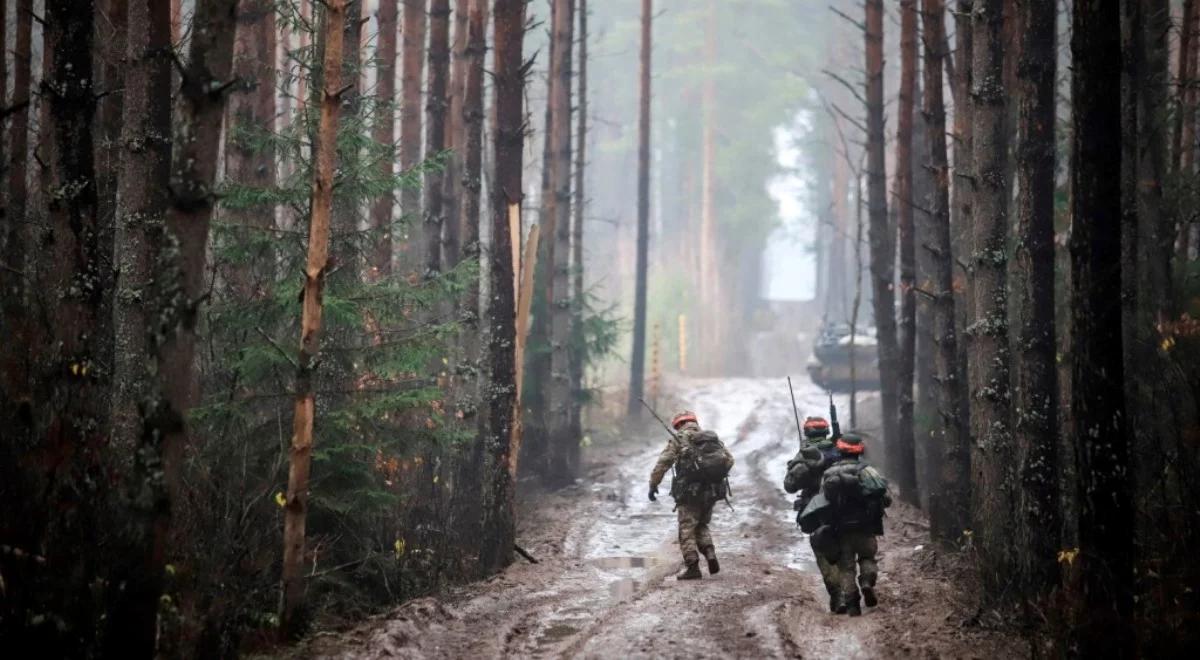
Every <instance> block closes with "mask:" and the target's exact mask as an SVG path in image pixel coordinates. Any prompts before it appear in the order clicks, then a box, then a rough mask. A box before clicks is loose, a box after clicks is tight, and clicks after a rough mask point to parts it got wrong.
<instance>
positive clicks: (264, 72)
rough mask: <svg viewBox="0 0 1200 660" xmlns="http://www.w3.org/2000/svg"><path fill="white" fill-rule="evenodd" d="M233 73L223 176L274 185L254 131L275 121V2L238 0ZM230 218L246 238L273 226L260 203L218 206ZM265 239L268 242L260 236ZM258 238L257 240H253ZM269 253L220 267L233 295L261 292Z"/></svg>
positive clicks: (270, 274)
mask: <svg viewBox="0 0 1200 660" xmlns="http://www.w3.org/2000/svg"><path fill="white" fill-rule="evenodd" d="M234 39H235V40H234V46H233V49H234V54H233V58H234V62H233V71H234V75H235V76H236V77H237V79H238V80H239V84H238V85H237V87H236V88H234V89H233V92H232V93H231V94H230V97H229V105H228V108H227V112H228V113H229V114H228V117H227V120H226V127H227V136H226V140H225V177H226V179H228V181H229V182H231V183H234V184H236V185H241V186H248V187H254V188H259V189H269V188H270V187H272V186H274V185H275V169H276V168H275V149H274V148H273V147H272V146H271V143H270V141H264V140H262V136H261V135H260V133H261V132H262V131H264V130H266V131H270V130H272V128H273V127H274V123H275V5H274V3H273V2H271V1H270V0H241V2H240V4H239V7H238V16H237V27H236V33H235V36H234ZM223 213H224V215H225V217H226V218H227V219H228V221H229V222H230V223H231V224H234V225H238V226H242V227H245V229H239V230H238V231H237V232H236V233H235V234H234V235H235V236H239V237H241V238H242V239H243V240H246V241H247V243H250V241H249V240H247V239H249V238H250V237H251V236H253V237H254V238H260V237H259V236H256V234H259V233H260V232H261V231H262V230H263V229H271V228H274V226H275V215H274V213H271V212H270V211H269V210H266V209H263V208H250V209H227V210H225V211H223ZM265 243H266V244H269V241H268V242H265ZM262 244H264V242H259V245H262ZM274 261H275V256H274V254H273V251H271V250H269V249H266V248H264V249H262V250H260V251H258V252H257V253H255V254H254V255H252V256H250V257H249V258H248V259H247V260H246V263H242V264H237V265H235V266H233V267H232V268H230V269H229V270H228V271H227V272H226V273H225V275H226V277H227V278H228V280H229V284H230V286H231V287H232V289H233V292H234V295H236V296H237V297H238V298H240V299H242V300H249V299H251V298H256V297H257V298H261V297H263V296H265V295H266V293H267V291H268V289H269V288H270V285H271V283H272V282H273V281H274V279H275V277H274V275H275V273H274V268H273V267H272V266H273V265H274Z"/></svg>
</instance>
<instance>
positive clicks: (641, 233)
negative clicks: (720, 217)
mask: <svg viewBox="0 0 1200 660" xmlns="http://www.w3.org/2000/svg"><path fill="white" fill-rule="evenodd" d="M651 5H652V2H651V0H642V45H641V68H640V81H641V83H640V96H639V108H640V110H639V112H638V198H637V272H636V275H635V278H636V279H635V282H634V294H633V295H634V297H633V355H632V357H631V358H630V360H629V403H628V406H627V408H626V414H627V415H628V416H629V417H630V418H632V419H638V418H639V417H640V416H641V411H642V404H641V402H640V399H641V398H642V390H643V387H644V385H645V362H646V286H647V273H646V270H647V263H646V259H647V256H648V255H647V252H648V248H649V245H650V53H651V46H650V37H651V32H650V27H651V20H652V17H651V11H652V7H651Z"/></svg>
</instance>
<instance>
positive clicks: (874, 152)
mask: <svg viewBox="0 0 1200 660" xmlns="http://www.w3.org/2000/svg"><path fill="white" fill-rule="evenodd" d="M865 5H866V31H865V32H864V39H865V41H866V70H867V96H866V102H867V103H866V105H867V108H866V110H867V217H868V222H869V229H870V231H869V236H870V244H871V284H872V291H873V293H874V296H873V297H872V302H873V304H874V312H875V330H876V334H877V336H878V341H879V346H878V354H879V398H880V415H881V418H882V426H883V442H884V445H885V447H886V451H887V453H888V454H889V455H893V454H895V450H896V449H897V448H898V445H899V444H900V440H899V437H898V433H897V432H898V429H897V425H896V424H897V413H898V409H899V402H898V400H897V396H898V391H897V390H898V386H899V382H898V375H899V355H898V352H899V347H898V345H897V342H896V309H895V292H894V290H893V271H894V270H895V264H896V261H895V254H896V241H895V235H894V234H893V232H892V230H891V227H890V226H889V223H888V209H887V170H886V166H885V163H884V126H883V0H866V3H865Z"/></svg>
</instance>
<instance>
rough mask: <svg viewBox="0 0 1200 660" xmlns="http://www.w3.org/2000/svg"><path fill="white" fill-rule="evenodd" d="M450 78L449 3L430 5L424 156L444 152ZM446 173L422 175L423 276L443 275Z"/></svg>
mask: <svg viewBox="0 0 1200 660" xmlns="http://www.w3.org/2000/svg"><path fill="white" fill-rule="evenodd" d="M449 75H450V0H431V4H430V6H429V87H428V90H427V95H426V97H425V110H426V113H427V116H426V118H425V157H426V158H427V159H428V158H431V157H433V156H437V155H438V154H440V153H442V151H444V150H445V149H446V86H447V80H446V79H447V78H448V77H449ZM444 195H445V174H444V172H443V171H442V170H431V171H429V172H426V173H425V222H424V226H423V227H422V233H423V236H424V239H425V253H424V254H425V274H426V275H427V276H432V275H437V274H439V273H441V272H442V225H443V224H445V217H444V213H445V201H446V200H445V196H444Z"/></svg>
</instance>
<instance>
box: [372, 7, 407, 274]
mask: <svg viewBox="0 0 1200 660" xmlns="http://www.w3.org/2000/svg"><path fill="white" fill-rule="evenodd" d="M398 7H399V0H380V2H379V16H378V20H379V42H378V46H377V47H376V52H375V60H376V63H375V66H376V76H377V80H376V83H375V104H376V112H375V125H374V127H373V130H372V133H371V137H372V139H374V140H375V142H376V143H377V144H380V145H386V146H387V147H388V157H386V158H382V159H380V161H379V175H380V176H381V177H384V178H388V179H390V178H392V177H393V176H394V171H393V170H394V168H395V158H394V157H392V155H391V144H392V142H393V140H394V138H395V133H396V114H395V113H396V29H397V25H396V19H397V12H398ZM394 204H395V202H394V200H393V197H392V195H391V194H387V195H380V196H379V198H378V199H376V200H375V201H374V202H372V203H371V212H370V219H369V223H370V227H371V231H372V236H371V245H372V247H371V249H370V251H369V252H368V254H367V274H368V277H369V278H370V279H371V280H379V279H386V278H387V277H389V276H390V275H391V274H392V207H393V205H394Z"/></svg>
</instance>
